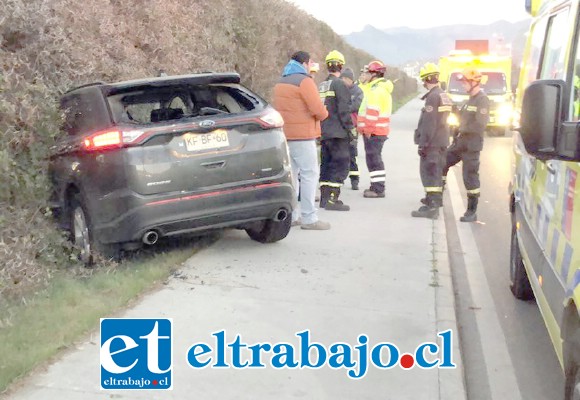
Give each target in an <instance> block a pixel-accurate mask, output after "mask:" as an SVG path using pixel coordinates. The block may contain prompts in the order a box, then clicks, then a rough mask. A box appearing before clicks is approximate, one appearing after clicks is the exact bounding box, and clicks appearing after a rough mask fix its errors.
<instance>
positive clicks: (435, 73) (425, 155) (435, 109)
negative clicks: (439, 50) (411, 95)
mask: <svg viewBox="0 0 580 400" xmlns="http://www.w3.org/2000/svg"><path fill="white" fill-rule="evenodd" d="M419 77H420V78H421V80H422V81H423V86H424V87H425V89H427V90H428V92H427V93H426V94H425V95H424V96H423V97H422V98H421V99H422V100H425V106H424V107H423V109H422V110H421V116H420V117H419V124H418V126H417V129H416V130H415V144H417V145H418V146H419V149H418V152H419V156H420V157H421V159H420V163H419V172H420V174H421V182H422V183H423V187H424V188H425V197H424V198H423V199H421V202H422V203H423V204H424V205H422V206H421V207H420V208H419V209H418V210H416V211H413V212H412V213H411V215H412V216H413V217H422V218H431V219H436V218H438V217H439V207H441V206H442V205H443V183H442V182H443V181H442V171H443V166H444V165H445V154H446V149H447V146H448V145H449V126H448V125H447V117H448V116H449V113H450V112H451V107H452V104H453V103H452V102H451V99H450V98H449V96H448V95H447V93H446V92H444V91H443V89H441V87H440V86H439V69H438V68H437V66H436V65H435V64H433V63H427V64H425V65H424V66H423V68H421V71H420V74H419Z"/></svg>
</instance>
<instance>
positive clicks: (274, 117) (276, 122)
mask: <svg viewBox="0 0 580 400" xmlns="http://www.w3.org/2000/svg"><path fill="white" fill-rule="evenodd" d="M260 121H262V123H263V124H262V125H266V126H265V127H266V128H281V127H282V126H284V120H283V119H282V116H281V115H280V113H279V112H278V111H276V110H274V109H273V108H271V109H268V111H267V112H266V113H265V114H264V115H263V116H261V117H260Z"/></svg>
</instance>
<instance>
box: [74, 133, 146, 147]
mask: <svg viewBox="0 0 580 400" xmlns="http://www.w3.org/2000/svg"><path fill="white" fill-rule="evenodd" d="M147 136H149V134H147V133H146V132H144V131H142V130H130V131H119V130H112V131H104V132H97V133H94V134H92V135H91V136H89V137H87V138H86V139H85V140H84V142H83V145H84V148H85V150H89V151H94V150H106V149H118V148H121V147H123V146H127V145H130V144H132V143H137V142H140V141H142V140H143V139H144V138H145V137H147Z"/></svg>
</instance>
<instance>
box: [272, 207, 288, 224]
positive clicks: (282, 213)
mask: <svg viewBox="0 0 580 400" xmlns="http://www.w3.org/2000/svg"><path fill="white" fill-rule="evenodd" d="M286 218H288V211H286V209H285V208H281V209H279V210H278V211H276V215H274V221H276V222H280V221H284V220H285V219H286Z"/></svg>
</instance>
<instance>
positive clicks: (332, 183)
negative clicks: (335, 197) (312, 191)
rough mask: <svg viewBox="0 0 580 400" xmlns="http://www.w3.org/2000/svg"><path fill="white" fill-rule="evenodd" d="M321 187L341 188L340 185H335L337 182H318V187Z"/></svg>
mask: <svg viewBox="0 0 580 400" xmlns="http://www.w3.org/2000/svg"><path fill="white" fill-rule="evenodd" d="M322 186H330V187H337V188H339V187H341V186H342V183H337V182H320V187H322Z"/></svg>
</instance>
